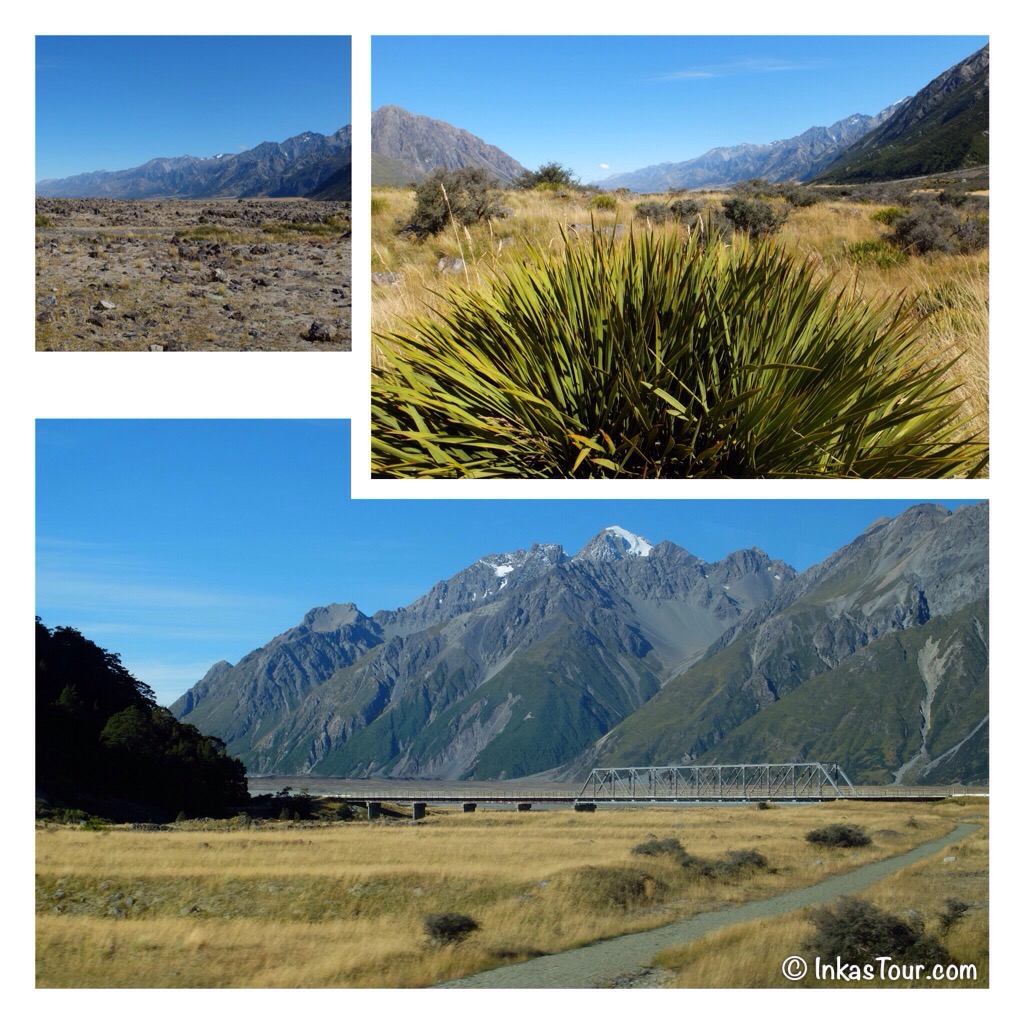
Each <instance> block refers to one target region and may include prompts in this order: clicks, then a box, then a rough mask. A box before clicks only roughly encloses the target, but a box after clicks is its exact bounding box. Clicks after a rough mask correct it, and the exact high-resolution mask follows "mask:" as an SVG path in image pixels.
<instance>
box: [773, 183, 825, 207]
mask: <svg viewBox="0 0 1024 1024" xmlns="http://www.w3.org/2000/svg"><path fill="white" fill-rule="evenodd" d="M782 196H783V198H784V199H785V200H786V202H787V203H789V205H790V206H795V207H798V208H800V207H807V206H814V205H815V204H816V203H820V202H821V201H822V200H823V199H824V198H825V197H824V196H823V195H822V194H821V192H819V191H818V190H817V189H816V188H807V186H805V185H792V184H789V185H785V186H783V188H782Z"/></svg>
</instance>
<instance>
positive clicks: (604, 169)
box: [597, 164, 608, 171]
mask: <svg viewBox="0 0 1024 1024" xmlns="http://www.w3.org/2000/svg"><path fill="white" fill-rule="evenodd" d="M597 166H598V167H600V168H601V170H602V171H607V170H608V164H598V165H597Z"/></svg>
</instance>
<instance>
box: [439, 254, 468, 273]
mask: <svg viewBox="0 0 1024 1024" xmlns="http://www.w3.org/2000/svg"><path fill="white" fill-rule="evenodd" d="M437 269H438V270H439V271H440V272H441V273H442V274H461V273H462V272H463V271H464V270H465V269H466V261H465V260H463V259H460V258H459V257H458V256H442V257H441V258H440V259H439V260H438V261H437Z"/></svg>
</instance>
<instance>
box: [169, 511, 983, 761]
mask: <svg viewBox="0 0 1024 1024" xmlns="http://www.w3.org/2000/svg"><path fill="white" fill-rule="evenodd" d="M987 521H988V508H987V505H986V504H984V503H983V504H980V505H969V506H968V505H965V506H961V507H960V508H958V509H957V510H956V511H953V512H951V511H950V510H948V509H945V508H944V507H942V506H939V505H934V504H923V505H917V506H913V507H911V508H909V509H907V510H906V511H905V512H903V513H901V515H899V516H896V517H893V518H891V519H880V520H876V521H875V522H874V523H872V524H871V525H870V526H868V527H867V529H865V531H864V532H862V533H861V534H860V535H858V537H856V538H855V539H854V540H853V541H851V542H850V543H849V544H846V545H843V546H842V547H841V548H839V549H838V550H837V551H836V552H835V553H834V554H833V555H831V556H829V557H828V558H827V559H825V560H823V561H822V562H821V563H819V564H818V565H816V566H812V567H810V568H809V569H807V570H805V571H804V572H802V573H797V572H796V571H795V570H793V569H792V568H791V567H789V566H786V565H785V563H782V562H779V561H777V560H774V559H771V558H770V556H769V555H767V554H766V553H765V552H763V551H761V550H759V549H757V548H746V549H742V550H740V551H737V552H733V553H732V554H730V555H728V556H726V557H725V558H723V559H720V560H719V561H717V562H714V563H709V562H706V561H704V560H703V559H700V558H698V557H696V556H694V555H692V554H690V553H689V552H688V551H686V549H685V548H682V547H680V546H679V545H677V544H675V543H674V542H672V541H667V540H666V541H661V542H660V543H658V544H650V542H648V541H646V540H645V539H644V538H642V537H640V536H639V535H637V534H632V533H630V532H629V531H628V530H624V529H622V528H621V527H612V528H607V529H605V530H602V531H601V532H600V533H599V534H597V535H596V536H595V537H594V538H592V539H591V540H590V541H588V542H587V544H585V545H584V546H583V547H582V548H581V549H580V550H579V551H578V552H577V553H576V555H574V556H569V555H567V554H566V552H565V551H564V549H563V548H562V547H561V545H558V544H534V545H532V546H531V547H530V548H525V549H516V550H514V551H510V552H504V553H499V554H490V555H485V556H483V557H482V558H479V559H477V560H476V561H474V562H473V563H471V564H470V565H469V566H467V567H466V568H465V569H462V570H460V571H458V572H456V573H455V574H454V575H453V576H451V577H449V578H448V579H446V580H440V581H438V582H437V583H436V584H434V586H433V587H431V588H430V590H428V591H427V593H425V594H424V595H422V596H421V597H420V598H417V599H416V600H415V601H413V602H412V603H411V604H409V605H407V606H405V607H403V608H398V609H393V610H381V611H378V612H376V613H374V614H373V615H372V616H366V615H364V614H363V613H362V612H360V611H359V610H358V609H357V608H356V607H355V606H354V605H351V604H349V605H330V606H325V607H322V608H316V609H312V610H311V611H310V612H309V613H307V615H306V616H305V617H304V618H303V620H302V622H301V623H300V624H299V625H298V626H295V627H292V629H291V630H287V631H285V632H284V633H282V634H280V635H279V636H278V637H276V638H274V640H272V641H270V642H269V643H268V644H267V645H264V647H263V648H259V649H257V651H254V652H251V653H250V654H249V655H246V657H245V658H243V659H242V660H241V661H240V662H239V663H238V665H237V666H230V665H228V664H227V663H224V662H220V663H218V664H217V665H214V666H212V667H211V669H210V671H209V672H208V673H207V674H206V676H204V678H203V679H202V680H200V681H199V683H197V684H196V686H194V687H192V688H191V689H190V690H189V691H188V693H186V694H185V695H183V696H182V697H181V698H180V699H179V701H178V702H176V703H175V705H174V706H173V708H172V710H173V711H174V713H175V714H176V715H177V716H178V717H180V718H182V719H183V720H185V721H187V722H191V723H192V724H195V725H197V727H199V728H201V729H203V730H204V731H207V732H212V733H214V734H219V735H221V736H222V738H223V739H225V740H226V741H227V743H228V750H229V752H230V753H232V754H233V755H234V756H238V757H240V758H241V759H242V760H243V761H244V762H245V763H246V765H247V767H248V769H249V771H251V772H257V773H260V774H308V773H311V774H330V775H345V776H349V777H369V776H386V777H409V776H412V777H418V778H441V779H455V778H477V779H483V778H509V777H517V776H525V775H539V774H543V773H549V774H551V773H553V774H555V775H557V776H559V777H566V778H578V777H579V776H580V775H581V774H585V773H586V771H588V770H589V767H592V766H594V765H595V764H597V763H602V764H608V763H610V761H612V762H616V761H618V760H619V759H620V758H625V759H626V760H627V761H628V763H633V764H637V763H648V764H649V763H670V762H675V763H678V759H679V758H682V759H683V760H684V761H687V762H689V761H692V760H694V759H695V758H700V759H701V760H702V761H704V760H706V759H710V760H715V759H716V758H717V759H719V760H720V757H719V755H718V754H717V753H716V751H717V750H721V751H723V752H725V751H730V753H731V756H739V754H738V753H736V752H737V751H740V750H742V749H744V747H743V744H746V745H747V747H746V748H747V749H748V750H749V751H750V752H753V751H754V750H755V749H756V750H762V751H763V750H764V749H765V748H764V744H765V736H766V733H765V729H766V728H767V725H766V723H769V724H770V723H771V722H772V721H775V720H776V719H777V720H778V721H786V722H789V720H790V718H793V720H794V721H797V725H795V726H793V729H792V730H790V729H789V726H787V730H783V732H784V733H785V734H786V735H790V733H792V735H796V734H797V733H798V732H799V729H800V726H799V722H800V721H804V720H806V721H808V722H810V721H814V720H816V719H815V714H817V712H816V711H815V707H816V705H815V702H814V701H812V700H810V698H809V696H808V695H810V694H812V693H813V692H815V688H820V687H821V686H824V685H825V683H824V682H823V680H827V679H828V678H833V679H835V680H837V681H838V682H837V683H836V685H835V687H834V689H833V690H829V691H822V692H830V693H832V692H834V693H838V692H842V693H845V694H847V695H848V699H850V700H853V699H854V698H853V696H850V695H855V694H856V692H857V688H858V687H864V688H865V693H867V692H871V693H877V694H878V695H879V699H880V700H881V699H882V698H883V697H884V700H883V705H884V707H885V708H888V709H889V712H887V713H888V714H890V718H891V721H890V719H886V720H885V721H884V722H876V723H875V724H874V725H873V726H871V727H872V728H876V729H877V728H881V729H882V732H883V733H885V734H886V735H888V734H889V733H888V731H887V730H889V729H890V728H891V729H894V730H896V732H898V733H899V734H900V735H903V736H904V739H903V740H901V741H900V743H899V744H895V743H890V744H888V745H887V746H885V748H884V750H885V756H889V757H891V758H893V759H894V758H896V756H897V752H899V757H900V760H899V762H898V763H897V762H896V761H895V760H893V762H892V763H891V764H889V763H888V762H887V763H885V764H882V763H875V761H872V760H871V759H872V758H875V759H877V758H879V757H882V754H880V753H879V752H878V749H876V748H875V747H872V748H871V750H872V751H873V753H872V754H871V755H870V757H867V755H865V757H866V760H864V759H862V760H863V763H861V762H858V767H859V770H860V771H861V774H862V776H864V775H872V776H873V777H875V778H884V777H886V775H887V774H888V777H889V778H890V781H891V777H892V776H893V775H894V774H895V773H897V772H900V771H901V770H902V774H903V775H906V776H908V777H910V776H913V775H914V774H915V773H918V774H920V773H925V774H927V772H926V771H925V769H926V768H927V771H928V772H930V773H931V775H930V777H933V778H935V777H939V776H940V775H941V774H942V772H951V771H954V767H953V766H958V765H959V766H961V767H964V768H965V770H966V768H967V767H970V770H972V771H975V770H976V771H980V770H981V767H980V766H981V765H982V764H983V763H984V757H985V751H986V750H987V747H985V746H984V743H986V742H987V731H986V730H987V726H985V725H984V724H983V722H982V721H981V718H982V713H984V714H987V641H985V636H986V633H987V610H985V611H982V610H978V609H982V607H984V609H987V592H988V560H987ZM979 602H985V604H984V606H982V604H979ZM969 608H975V609H976V610H975V611H974V612H972V613H968V611H967V610H966V609H969ZM971 623H976V624H980V625H971ZM903 636H906V637H907V640H906V641H905V642H904V641H903V640H900V639H898V637H903ZM893 637H897V640H893V639H892V638H893ZM972 638H973V639H972ZM880 641H884V643H880ZM901 652H902V653H901ZM911 652H915V653H911ZM922 652H923V653H922ZM912 659H917V661H915V662H914V663H913V664H911V660H912ZM940 663H941V664H948V665H950V666H952V668H950V670H949V674H948V675H949V678H948V679H945V678H943V677H942V676H941V674H940V675H936V673H935V671H934V669H933V667H932V666H934V665H938V664H940ZM872 664H879V665H885V666H887V667H888V668H889V669H891V673H890V674H891V676H892V680H893V681H892V684H891V687H889V688H886V687H885V686H881V684H879V683H878V681H877V680H876V679H874V677H865V676H864V673H868V674H869V676H870V673H869V670H868V668H866V667H865V666H870V665H872ZM914 665H919V667H918V668H915V667H914ZM858 666H859V668H858ZM899 666H905V667H899ZM906 666H909V667H906ZM858 672H859V673H860V674H858ZM829 673H833V675H832V676H831V677H830V676H829ZM835 673H839V674H835ZM880 686H881V688H880ZM804 687H808V689H806V690H804V689H803V688H804ZM801 694H803V695H801ZM926 699H927V701H926ZM922 701H926V702H927V706H928V707H929V708H934V709H935V711H934V715H933V717H935V716H938V718H936V721H938V720H939V719H942V724H941V726H940V727H937V728H935V729H934V730H930V731H929V730H926V731H925V732H924V733H922V734H920V735H919V737H918V740H917V741H916V742H917V746H916V747H913V744H912V743H911V744H910V746H908V743H910V741H909V740H907V739H906V736H905V735H904V734H906V732H907V729H908V728H909V727H908V726H907V725H906V722H907V721H909V720H911V719H913V717H914V715H915V714H917V712H915V711H914V708H915V707H917V706H918V704H921V706H922V707H924V706H925V704H922V703H921V702H922ZM787 702H788V703H787ZM854 705H855V707H856V706H857V705H856V701H855V700H854ZM830 706H831V705H830ZM958 709H966V710H958ZM790 711H792V712H793V714H792V715H791V714H790ZM840 712H842V714H846V715H849V714H850V713H853V712H849V709H845V710H844V709H839V710H837V711H836V714H837V715H840V717H842V715H841V714H840ZM761 714H764V715H765V717H762V718H761V719H760V723H758V719H757V716H758V715H761ZM865 714H868V716H869V717H870V709H868V710H867V711H866V710H864V709H863V708H862V709H861V710H859V711H856V713H854V718H853V719H851V720H850V721H856V723H857V724H856V726H855V727H854V726H853V725H850V726H849V728H855V729H857V730H859V729H861V728H862V726H863V727H864V728H867V725H865V724H864V722H863V716H864V715H865ZM922 714H923V712H922ZM780 715H781V716H782V718H778V716H780ZM943 715H944V716H945V718H942V716H943ZM773 716H775V717H773ZM826 718H827V716H826ZM968 718H969V721H968ZM899 723H903V724H899ZM844 728H845V727H844ZM794 730H795V731H794ZM770 731H771V730H769V732H770ZM775 731H776V732H778V729H776V730H775ZM815 735H820V736H821V737H824V738H825V739H822V742H821V744H819V748H816V750H817V753H818V754H820V755H821V756H822V757H825V755H826V754H827V753H828V750H827V746H828V743H832V744H833V745H841V742H840V741H841V735H842V733H841V731H836V727H835V725H834V723H832V720H831V719H830V718H829V719H828V720H822V721H821V722H820V723H819V725H818V726H817V727H816V731H815ZM971 737H974V738H973V739H971ZM826 739H827V742H826ZM797 746H799V744H797ZM912 747H913V749H911V748H912ZM954 747H957V749H960V750H961V753H960V754H957V753H956V751H955V750H954V749H953V748H954ZM879 749H881V748H879ZM791 754H792V756H793V757H797V756H798V755H799V750H795V748H794V750H791ZM759 756H766V755H759ZM915 757H916V761H914V762H913V764H911V765H909V767H908V766H907V762H910V761H911V760H912V759H913V758H915ZM659 758H660V759H662V760H660V761H659V760H657V759H659ZM665 759H668V760H667V761H666V760H665ZM826 759H827V757H826ZM929 765H931V766H933V767H930V768H929V767H928V766H929ZM934 765H938V766H939V767H934ZM915 766H916V767H915ZM940 769H941V770H940ZM986 770H987V769H986ZM861 781H866V778H862V779H861Z"/></svg>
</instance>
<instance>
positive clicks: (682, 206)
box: [668, 199, 705, 221]
mask: <svg viewBox="0 0 1024 1024" xmlns="http://www.w3.org/2000/svg"><path fill="white" fill-rule="evenodd" d="M668 208H669V212H670V213H671V214H672V216H673V217H675V219H676V220H680V221H689V220H692V219H693V218H695V217H696V216H697V215H698V214H699V213H700V212H701V210H703V209H704V208H705V207H704V204H703V203H700V202H698V201H697V200H696V199H674V200H673V201H672V202H671V203H669V206H668Z"/></svg>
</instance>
